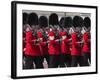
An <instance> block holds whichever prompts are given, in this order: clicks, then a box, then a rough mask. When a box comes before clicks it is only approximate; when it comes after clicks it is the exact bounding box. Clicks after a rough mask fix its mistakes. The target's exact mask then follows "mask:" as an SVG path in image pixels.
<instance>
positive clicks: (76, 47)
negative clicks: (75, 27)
mask: <svg viewBox="0 0 100 80" xmlns="http://www.w3.org/2000/svg"><path fill="white" fill-rule="evenodd" d="M71 37H72V51H71V55H81V45H80V43H77V42H78V41H79V38H78V33H76V32H75V33H72V35H71Z"/></svg>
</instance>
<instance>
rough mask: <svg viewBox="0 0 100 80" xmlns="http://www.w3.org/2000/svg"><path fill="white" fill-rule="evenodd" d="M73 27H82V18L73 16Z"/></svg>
mask: <svg viewBox="0 0 100 80" xmlns="http://www.w3.org/2000/svg"><path fill="white" fill-rule="evenodd" d="M73 26H74V27H82V26H83V18H82V17H80V16H74V18H73Z"/></svg>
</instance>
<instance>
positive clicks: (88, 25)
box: [84, 17, 91, 28]
mask: <svg viewBox="0 0 100 80" xmlns="http://www.w3.org/2000/svg"><path fill="white" fill-rule="evenodd" d="M84 26H85V27H87V28H88V27H90V26H91V20H90V18H89V17H85V18H84Z"/></svg>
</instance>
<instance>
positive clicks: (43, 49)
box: [39, 38, 48, 55]
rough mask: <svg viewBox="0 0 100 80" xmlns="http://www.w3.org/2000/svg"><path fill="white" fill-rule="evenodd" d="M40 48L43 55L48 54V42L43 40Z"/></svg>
mask: <svg viewBox="0 0 100 80" xmlns="http://www.w3.org/2000/svg"><path fill="white" fill-rule="evenodd" d="M39 48H40V52H41V54H42V55H47V54H48V46H47V45H46V40H45V39H44V38H43V41H40V42H39Z"/></svg>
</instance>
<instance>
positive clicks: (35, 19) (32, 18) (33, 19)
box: [28, 13, 38, 26]
mask: <svg viewBox="0 0 100 80" xmlns="http://www.w3.org/2000/svg"><path fill="white" fill-rule="evenodd" d="M28 24H29V25H30V26H31V25H38V16H37V14H36V13H30V14H29V17H28Z"/></svg>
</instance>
